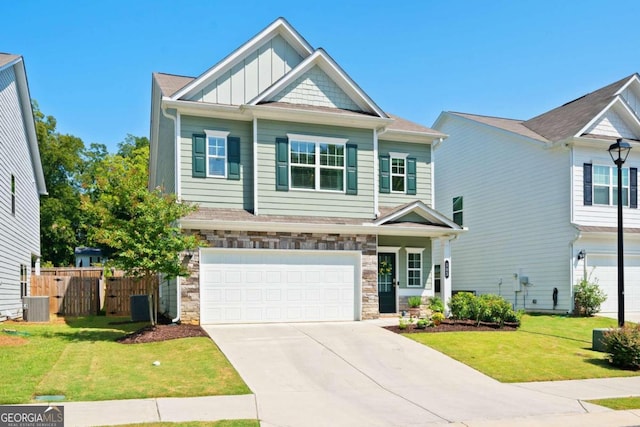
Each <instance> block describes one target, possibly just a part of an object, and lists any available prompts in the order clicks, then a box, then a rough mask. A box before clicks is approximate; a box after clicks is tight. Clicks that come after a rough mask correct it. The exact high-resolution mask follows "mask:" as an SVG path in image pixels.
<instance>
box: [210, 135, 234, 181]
mask: <svg viewBox="0 0 640 427" xmlns="http://www.w3.org/2000/svg"><path fill="white" fill-rule="evenodd" d="M204 133H205V135H206V145H205V149H206V153H205V163H206V167H207V178H221V179H227V176H228V174H229V167H228V165H227V162H228V159H229V147H228V145H229V144H228V136H229V134H230V133H231V132H226V131H220V130H207V129H205V131H204ZM209 138H222V139H224V156H212V155H210V154H209ZM212 158H213V159H223V160H224V163H223V164H224V174H223V175H212V174H211V171H210V170H209V159H212Z"/></svg>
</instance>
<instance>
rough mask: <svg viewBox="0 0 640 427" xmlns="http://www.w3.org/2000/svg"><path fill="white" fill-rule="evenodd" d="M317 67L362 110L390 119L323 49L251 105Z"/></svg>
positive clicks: (266, 98) (275, 92)
mask: <svg viewBox="0 0 640 427" xmlns="http://www.w3.org/2000/svg"><path fill="white" fill-rule="evenodd" d="M316 65H317V66H318V67H320V69H322V71H324V72H325V73H326V74H327V75H329V77H331V79H332V80H333V82H334V83H335V84H337V85H338V86H339V87H340V89H342V90H343V91H344V92H345V93H346V94H347V95H349V98H351V100H352V101H353V102H355V103H356V104H357V105H358V106H359V107H360V108H362V109H363V110H365V111H370V112H372V113H375V114H376V115H378V116H379V117H382V118H388V116H387V114H386V113H385V112H384V111H383V110H382V109H381V108H380V107H378V106H377V105H376V103H375V102H373V100H372V99H371V98H370V97H369V96H368V95H367V94H366V93H364V91H363V90H362V89H360V87H359V86H358V85H357V84H356V83H355V82H354V81H353V80H352V79H351V77H349V76H348V75H347V73H345V72H344V71H343V70H342V69H341V68H340V66H339V65H338V64H337V63H336V62H335V61H334V60H333V59H332V58H331V57H330V56H329V55H328V54H327V53H326V52H325V51H324V50H323V49H318V50H316V51H315V52H313V54H312V55H311V56H309V57H307V58H305V59H304V60H303V61H302V62H301V63H300V64H298V65H297V66H296V67H295V68H294V69H293V70H291V71H290V72H289V73H287V74H286V75H285V76H283V77H282V78H281V79H280V80H278V81H277V82H276V83H274V84H273V85H271V86H270V87H269V88H267V89H266V90H265V91H263V92H262V93H261V94H259V95H258V96H256V97H255V98H253V99H252V100H251V101H249V105H257V104H258V103H260V102H262V101H265V100H268V99H269V98H271V97H273V96H274V95H276V94H277V93H278V92H280V91H281V90H283V89H285V88H286V87H287V86H288V85H289V84H290V83H292V82H293V81H295V79H297V78H298V77H300V76H301V75H303V74H304V73H306V72H307V71H309V70H310V69H311V68H313V67H314V66H316Z"/></svg>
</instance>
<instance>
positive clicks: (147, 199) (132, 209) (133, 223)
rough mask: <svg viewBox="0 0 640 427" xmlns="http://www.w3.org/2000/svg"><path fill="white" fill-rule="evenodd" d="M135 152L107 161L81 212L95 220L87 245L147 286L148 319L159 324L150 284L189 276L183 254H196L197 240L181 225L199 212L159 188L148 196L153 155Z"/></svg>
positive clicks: (137, 150) (85, 198)
mask: <svg viewBox="0 0 640 427" xmlns="http://www.w3.org/2000/svg"><path fill="white" fill-rule="evenodd" d="M134 151H135V154H130V155H129V156H127V157H124V156H122V155H115V156H107V157H106V158H105V159H104V161H103V162H102V164H101V165H100V166H99V170H98V173H97V174H96V177H97V178H96V180H95V183H94V184H93V185H94V186H93V187H92V188H86V189H85V190H86V193H85V196H84V197H83V204H82V206H83V209H84V210H85V211H86V212H87V214H88V215H89V216H90V217H91V219H92V221H91V224H93V227H91V228H89V229H88V230H87V237H88V239H89V241H90V242H92V243H93V244H95V245H97V246H99V247H101V248H103V249H105V250H106V252H107V255H108V257H109V263H111V265H113V266H115V267H117V268H120V269H122V270H124V271H125V272H126V273H127V274H129V275H131V276H134V277H138V278H141V279H143V280H145V283H147V293H148V295H149V315H150V318H151V319H152V320H151V321H152V324H155V321H156V313H155V310H153V304H152V300H151V295H152V294H154V293H157V289H156V287H155V286H153V285H152V283H154V282H155V281H153V280H151V279H153V278H154V277H155V276H157V275H158V274H160V273H161V274H164V275H165V276H167V277H168V278H174V277H177V276H183V275H187V274H188V272H187V269H186V267H185V266H184V265H183V263H182V261H181V259H180V253H181V252H184V251H187V250H190V249H193V248H195V247H196V246H197V239H196V237H195V236H188V235H185V234H183V233H182V232H181V230H180V228H179V226H178V225H177V221H178V220H179V219H180V218H182V217H184V216H185V215H187V214H189V213H190V212H192V211H193V210H195V207H194V206H191V205H187V204H183V203H179V202H177V200H176V198H175V196H174V195H166V194H163V193H162V191H161V189H159V188H158V189H155V190H153V191H148V190H147V186H146V182H147V174H146V161H147V159H148V152H149V149H148V147H141V148H137V149H135V150H134Z"/></svg>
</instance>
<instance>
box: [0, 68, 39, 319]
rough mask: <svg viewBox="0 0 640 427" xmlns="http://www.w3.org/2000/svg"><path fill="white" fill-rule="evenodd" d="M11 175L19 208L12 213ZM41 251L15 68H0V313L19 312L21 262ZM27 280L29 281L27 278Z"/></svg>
mask: <svg viewBox="0 0 640 427" xmlns="http://www.w3.org/2000/svg"><path fill="white" fill-rule="evenodd" d="M11 175H13V176H15V188H16V208H15V215H12V213H11ZM39 254H40V200H39V194H38V189H37V187H36V184H35V175H34V170H33V163H32V161H31V154H30V152H29V147H28V140H27V134H26V130H25V124H24V118H23V115H22V111H21V107H20V99H19V93H18V89H17V83H16V77H15V74H14V69H13V67H8V68H5V69H4V70H2V71H0V314H5V313H7V312H8V313H9V314H10V315H11V316H15V315H18V313H20V312H21V311H22V301H21V298H20V265H26V266H27V271H28V274H29V275H30V272H31V257H32V255H39ZM27 283H29V281H28V278H27Z"/></svg>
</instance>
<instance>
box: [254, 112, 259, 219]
mask: <svg viewBox="0 0 640 427" xmlns="http://www.w3.org/2000/svg"><path fill="white" fill-rule="evenodd" d="M253 214H254V215H258V119H257V118H256V117H254V118H253Z"/></svg>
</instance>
